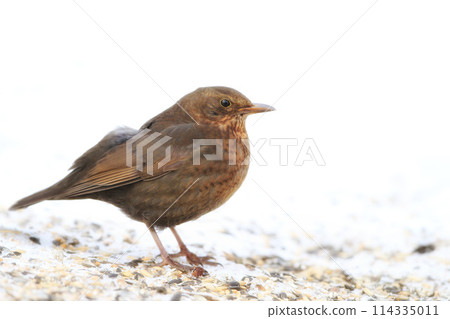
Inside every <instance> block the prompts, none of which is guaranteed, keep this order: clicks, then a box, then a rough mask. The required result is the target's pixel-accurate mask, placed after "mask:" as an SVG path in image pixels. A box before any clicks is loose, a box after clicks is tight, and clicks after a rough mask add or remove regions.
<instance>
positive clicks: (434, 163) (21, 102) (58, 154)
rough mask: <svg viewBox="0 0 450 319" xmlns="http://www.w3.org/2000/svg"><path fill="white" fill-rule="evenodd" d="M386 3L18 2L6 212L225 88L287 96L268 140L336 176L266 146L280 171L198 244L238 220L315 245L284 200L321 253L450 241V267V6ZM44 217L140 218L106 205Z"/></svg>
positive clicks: (4, 137)
mask: <svg viewBox="0 0 450 319" xmlns="http://www.w3.org/2000/svg"><path fill="white" fill-rule="evenodd" d="M77 4H78V5H77ZM373 4H374V2H373V1H339V2H337V1H279V2H276V3H275V2H267V1H258V2H254V1H252V2H250V1H249V2H243V1H227V2H211V1H195V2H193V1H189V2H188V1H175V2H172V1H170V2H169V1H166V2H147V1H127V2H125V1H122V2H120V1H84V0H80V1H77V2H76V3H75V2H73V1H69V0H67V1H39V2H37V1H2V2H1V3H0V110H1V115H0V146H1V147H0V164H1V165H0V176H1V181H0V206H1V207H3V208H5V209H6V208H7V207H9V206H10V205H11V204H13V203H14V202H15V201H16V200H17V199H19V198H21V197H23V196H26V195H29V194H30V193H32V192H35V191H37V190H39V189H41V188H44V187H47V186H49V185H50V184H52V183H54V182H56V181H57V180H58V179H60V178H62V177H63V176H64V175H65V174H66V172H67V169H68V167H70V165H71V164H72V162H73V161H74V160H75V159H76V158H77V157H78V156H79V155H81V154H82V153H83V152H84V151H85V150H86V149H87V148H89V147H91V146H92V145H94V144H95V143H96V142H97V141H98V140H99V139H100V138H102V137H103V136H104V135H105V134H106V133H107V132H108V131H110V130H112V129H114V128H116V127H118V126H121V125H127V126H131V127H135V128H138V127H139V126H140V125H141V124H143V123H144V122H145V121H147V120H148V119H149V118H151V117H153V116H154V115H156V114H158V113H159V112H161V111H163V110H164V109H166V108H167V107H169V106H171V105H172V104H173V100H172V99H174V100H178V99H179V98H181V97H182V96H183V95H184V94H186V93H189V92H190V91H192V90H194V89H196V88H197V87H200V86H212V85H223V86H230V87H233V88H235V89H237V90H239V91H241V92H242V93H244V94H245V95H246V96H247V97H249V98H250V99H251V100H252V101H254V102H262V103H267V104H274V103H275V102H276V103H275V107H276V108H277V111H276V112H273V113H268V114H266V115H264V116H263V117H262V118H260V119H259V115H255V116H253V118H249V120H248V125H247V128H248V132H249V136H250V138H251V139H252V140H253V141H256V140H257V139H259V138H276V137H277V138H297V139H298V141H299V145H301V144H302V143H303V140H304V139H305V138H313V139H314V140H315V142H316V143H317V146H318V147H319V149H320V151H321V153H322V155H323V158H324V160H325V162H326V166H324V167H318V166H316V165H315V164H314V163H313V162H307V163H305V165H303V166H301V167H298V166H295V165H294V161H295V158H296V156H297V154H298V151H299V147H300V146H298V147H292V148H291V149H290V157H289V158H290V162H289V165H287V166H280V165H279V163H278V156H279V154H278V149H277V148H276V147H271V146H270V145H269V143H267V144H265V146H264V147H263V149H262V152H261V153H262V154H263V155H264V156H265V158H266V159H267V161H268V164H269V165H268V166H258V165H252V167H251V169H250V172H249V175H248V178H247V180H246V182H245V183H244V185H243V186H242V188H241V189H240V190H239V191H238V193H237V194H236V195H235V196H234V197H233V198H232V199H231V200H230V201H229V202H228V203H227V204H226V205H224V206H223V207H221V208H219V209H218V211H217V212H214V213H212V214H209V215H207V216H205V217H203V218H202V219H201V221H199V224H196V223H195V222H194V223H189V226H188V225H186V226H182V227H187V228H186V230H187V231H186V233H189V234H190V235H188V236H191V237H190V240H191V241H194V242H198V241H200V240H201V239H200V238H199V237H196V232H202V234H209V236H211V238H212V239H211V240H212V242H213V243H214V239H213V232H214V229H212V230H210V232H208V231H207V230H205V229H204V228H201V227H202V225H209V226H211V225H214V224H216V223H219V224H220V223H222V222H223V221H224V220H225V219H226V220H230V221H231V225H236V227H240V226H239V225H246V224H247V226H248V227H250V226H251V227H255V228H259V229H263V230H265V231H270V232H272V233H275V234H279V236H280V238H282V237H283V236H284V234H285V232H286V230H290V231H294V232H298V235H299V238H300V241H301V242H303V243H304V244H305V245H307V241H308V238H307V236H305V234H304V233H303V232H302V231H301V230H300V229H299V228H298V227H297V226H296V225H294V224H293V222H292V221H291V219H289V218H288V217H287V216H286V215H285V214H284V213H283V211H282V210H281V209H280V208H279V207H278V205H279V206H281V207H282V208H283V209H284V210H285V211H286V212H287V213H288V214H289V215H291V216H292V217H293V218H294V219H295V220H296V221H297V222H298V223H299V224H300V225H301V226H302V227H303V228H304V229H305V230H307V231H308V232H309V233H310V234H311V235H313V236H314V237H315V238H316V240H317V241H318V242H321V243H325V244H326V243H329V242H336V241H337V242H339V245H343V246H344V247H345V246H346V245H351V244H354V243H363V244H364V245H367V246H372V247H381V248H382V249H384V250H388V251H389V250H393V251H395V250H404V251H406V252H410V251H411V250H413V249H414V247H415V245H416V244H420V243H434V242H436V241H441V242H442V243H444V244H446V246H444V247H441V248H442V249H443V251H442V253H443V256H444V257H445V256H447V258H448V256H449V249H448V243H449V239H450V238H449V237H450V236H449V235H448V229H447V228H448V223H449V217H448V216H449V209H450V205H449V198H450V186H449V180H450V169H449V162H450V149H449V142H448V140H449V136H450V128H449V125H448V122H449V116H448V108H449V106H450V103H449V102H450V94H449V88H450V76H449V74H450V62H449V61H450V59H449V57H450V40H449V39H450V37H449V30H450V19H449V9H450V8H449V5H448V3H447V2H445V1H428V2H426V1H383V0H380V1H377V2H375V4H374V5H373ZM372 5H373V6H372ZM80 7H81V8H80ZM369 8H370V9H369ZM368 9H369V10H368ZM83 10H84V11H83ZM367 10H368V11H367ZM86 13H88V14H89V15H90V16H91V17H92V19H93V20H95V22H96V23H97V24H98V25H97V24H96V23H94V22H93V20H92V19H91V18H89V17H88V15H87V14H86ZM99 26H100V27H99ZM102 29H103V30H104V31H105V32H106V33H107V34H108V35H109V36H110V37H111V38H112V39H113V40H112V39H111V38H110V37H109V36H108V35H107V34H105V32H104V31H102ZM114 41H115V42H116V43H115V42H114ZM119 46H120V47H121V48H123V50H121V48H120V47H119ZM124 51H125V52H124ZM130 57H132V58H130ZM132 59H134V61H135V62H136V63H135V62H134V61H133V60H132ZM137 64H138V65H137ZM141 68H142V69H143V70H145V72H147V73H148V75H150V77H151V78H152V79H153V80H154V81H153V80H152V79H151V78H150V77H149V76H147V75H146V74H145V72H144V71H143V70H142V69H141ZM305 72H306V73H305ZM155 82H156V83H157V84H158V85H159V86H160V87H161V88H163V89H164V90H165V91H166V92H167V94H166V93H164V91H162V90H161V88H160V87H159V86H158V85H157V84H155ZM294 83H295V85H294V86H292V85H293V84H294ZM291 86H292V87H291ZM290 87H291V88H290ZM289 88H290V90H288V89H289ZM287 90H288V91H287ZM286 91H287V92H286ZM280 97H281V98H280ZM253 164H254V163H253ZM257 184H258V185H260V186H261V187H262V188H263V189H264V190H265V191H266V192H267V194H270V196H271V197H272V198H273V200H274V201H275V202H276V203H277V204H278V205H277V204H275V202H274V201H273V200H272V199H271V198H269V197H268V196H267V194H266V193H265V192H263V191H262V190H261V188H260V187H259V186H258V185H257ZM26 213H27V214H28V213H29V214H42V216H43V218H45V216H46V215H45V214H47V213H49V214H60V215H63V214H64V216H72V217H73V216H75V217H77V218H83V219H90V220H92V221H98V220H100V219H103V218H106V219H110V220H115V221H118V222H119V223H128V221H127V220H126V218H125V217H124V216H122V215H121V214H120V213H118V210H117V209H116V208H114V207H112V206H109V205H107V204H104V203H99V202H94V201H84V202H83V201H78V202H61V203H55V202H45V203H41V204H39V205H37V206H34V207H31V208H29V209H28V210H27V212H26ZM0 223H2V222H1V221H0ZM129 223H133V224H137V223H134V222H131V221H130V222H129ZM202 223H203V224H202ZM196 225H197V226H196ZM136 227H141V228H142V230H144V228H143V226H136ZM211 227H213V226H211ZM141 228H140V229H141ZM188 228H189V229H190V230H191V231H189V230H188ZM199 228H201V230H199ZM146 240H150V236H148V238H146ZM188 241H189V240H188ZM216 244H217V243H216ZM241 244H242V245H245V243H241ZM222 245H223V246H224V247H226V246H227V244H226V243H223V244H222ZM293 245H294V244H293ZM247 246H248V248H249V249H257V248H256V247H258V246H260V243H259V242H258V240H257V239H255V242H253V243H248V244H247ZM280 246H283V247H284V246H285V242H283V241H282V240H281V239H280ZM294 247H295V245H294ZM224 249H226V248H224ZM229 249H238V248H237V247H234V248H233V247H230V248H229ZM286 249H287V250H288V251H287V254H290V253H291V252H292V251H289V249H290V248H286ZM241 254H242V251H241ZM350 264H351V263H349V265H347V266H348V267H351V265H350ZM399 271H400V272H401V270H399Z"/></svg>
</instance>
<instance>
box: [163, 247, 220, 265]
mask: <svg viewBox="0 0 450 319" xmlns="http://www.w3.org/2000/svg"><path fill="white" fill-rule="evenodd" d="M169 256H170V257H180V256H184V257H186V260H187V261H188V263H190V264H191V265H201V266H203V264H205V265H211V266H219V265H220V266H221V264H219V263H216V262H213V261H210V260H211V259H214V257H211V256H202V257H199V256H197V255H196V254H194V253H193V252H190V251H189V250H187V249H186V250H181V251H180V252H179V253H176V254H170V255H169Z"/></svg>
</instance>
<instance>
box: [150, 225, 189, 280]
mask: <svg viewBox="0 0 450 319" xmlns="http://www.w3.org/2000/svg"><path fill="white" fill-rule="evenodd" d="M147 227H148V229H149V230H150V234H152V237H153V239H154V240H155V242H156V245H157V246H158V249H159V252H160V253H161V258H162V260H163V261H162V262H161V263H159V264H158V266H164V265H169V266H171V267H174V268H176V269H178V270H181V271H185V272H189V271H192V270H194V269H195V268H194V267H191V266H187V265H183V264H180V263H178V262H176V261H174V260H173V259H172V258H171V257H170V256H169V254H168V253H167V251H166V249H165V248H164V246H163V245H162V243H161V240H160V239H159V237H158V234H157V233H156V230H155V227H153V226H147Z"/></svg>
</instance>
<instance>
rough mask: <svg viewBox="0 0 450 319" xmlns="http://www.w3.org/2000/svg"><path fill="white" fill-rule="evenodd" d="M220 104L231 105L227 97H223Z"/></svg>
mask: <svg viewBox="0 0 450 319" xmlns="http://www.w3.org/2000/svg"><path fill="white" fill-rule="evenodd" d="M220 104H221V105H222V106H223V107H229V106H230V105H231V103H230V101H228V100H227V99H223V100H222V101H220Z"/></svg>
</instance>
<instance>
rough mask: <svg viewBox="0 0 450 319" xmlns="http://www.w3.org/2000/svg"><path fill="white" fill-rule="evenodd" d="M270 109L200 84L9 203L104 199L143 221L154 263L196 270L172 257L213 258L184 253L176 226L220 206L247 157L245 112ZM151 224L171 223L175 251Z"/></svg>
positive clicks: (241, 177) (230, 91) (244, 167)
mask: <svg viewBox="0 0 450 319" xmlns="http://www.w3.org/2000/svg"><path fill="white" fill-rule="evenodd" d="M272 110H274V109H273V108H272V107H270V106H268V105H264V104H253V103H251V102H250V100H249V99H247V98H246V97H245V96H244V95H242V94H241V93H239V92H238V91H236V90H234V89H231V88H227V87H206V88H199V89H197V90H196V91H194V92H192V93H190V94H187V95H186V96H184V97H183V98H181V99H180V100H179V101H178V102H177V103H176V104H175V105H173V106H172V107H170V108H169V109H167V110H165V111H164V112H162V113H160V114H159V115H157V116H155V117H154V118H152V119H151V120H149V121H147V122H146V123H145V124H144V125H143V126H142V127H141V128H140V130H135V129H131V128H120V129H117V130H114V131H112V132H110V133H109V134H108V135H106V136H105V137H104V138H103V139H102V140H101V141H100V142H99V143H98V144H97V145H95V146H94V147H92V148H91V149H89V150H88V151H87V152H86V153H84V154H83V155H82V156H81V157H80V158H78V159H77V160H76V161H75V163H74V164H73V166H72V167H71V169H72V171H71V172H70V173H69V174H68V175H67V176H66V177H65V178H64V179H62V180H61V181H59V182H58V183H56V184H54V185H53V186H50V187H49V188H47V189H44V190H42V191H40V192H37V193H35V194H33V195H30V196H28V197H25V198H24V199H21V200H19V201H18V202H17V203H16V204H15V205H13V206H12V207H11V210H15V209H20V208H25V207H28V206H30V205H33V204H36V203H38V202H41V201H43V200H61V199H64V200H65V199H87V198H89V199H97V200H101V201H105V202H108V203H111V204H113V205H115V206H117V207H119V208H120V209H121V210H122V211H123V212H124V213H125V214H126V215H127V216H129V217H130V218H132V219H134V220H137V221H140V222H143V223H145V224H146V225H147V227H148V229H149V230H150V233H151V235H152V236H153V239H154V240H155V242H156V244H157V246H158V248H159V250H160V252H161V257H162V263H161V264H160V265H170V266H172V267H175V268H177V269H180V270H182V271H191V270H195V272H196V273H199V272H200V273H202V272H203V271H204V270H203V268H201V267H191V266H187V265H183V264H180V263H178V262H176V261H175V260H173V258H172V257H176V256H185V257H186V259H187V261H188V262H189V263H190V264H193V265H202V264H203V263H206V264H216V263H213V262H210V261H209V260H210V259H211V257H207V256H206V257H198V256H197V255H195V254H194V253H192V252H190V251H189V250H188V249H187V248H186V245H185V244H184V243H183V241H182V240H181V238H180V236H179V235H178V233H177V232H176V230H175V226H177V225H179V224H181V223H184V222H187V221H190V220H193V219H196V218H198V217H200V216H202V215H204V214H206V213H208V212H210V211H212V210H214V209H215V208H217V207H219V206H220V205H222V204H223V203H225V202H226V201H227V200H228V199H229V198H230V197H231V195H233V193H234V192H235V191H236V190H237V189H238V188H239V187H240V186H241V184H242V182H243V181H244V178H245V176H246V174H247V171H248V162H249V156H250V150H249V147H248V142H247V138H248V137H247V132H246V129H245V119H246V118H247V116H248V115H249V114H254V113H260V112H268V111H272ZM155 227H157V228H158V229H159V228H165V227H169V228H170V230H171V231H172V232H173V234H174V236H175V238H176V240H177V242H178V244H179V246H180V252H179V253H178V254H174V255H169V254H168V253H167V251H166V250H165V248H164V247H163V245H162V243H161V241H160V240H159V237H158V235H157V233H156V230H155Z"/></svg>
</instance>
